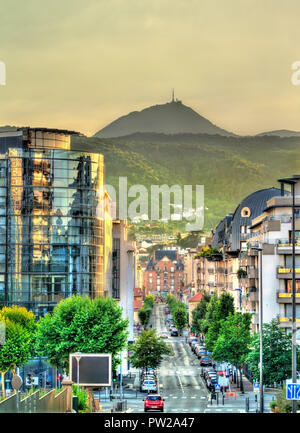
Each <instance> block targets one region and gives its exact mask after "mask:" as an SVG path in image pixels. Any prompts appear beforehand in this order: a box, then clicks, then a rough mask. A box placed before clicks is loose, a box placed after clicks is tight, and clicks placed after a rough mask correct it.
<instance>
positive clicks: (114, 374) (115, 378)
mask: <svg viewBox="0 0 300 433" xmlns="http://www.w3.org/2000/svg"><path fill="white" fill-rule="evenodd" d="M116 381H117V371H116V370H113V382H116Z"/></svg>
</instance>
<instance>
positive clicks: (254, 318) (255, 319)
mask: <svg viewBox="0 0 300 433" xmlns="http://www.w3.org/2000/svg"><path fill="white" fill-rule="evenodd" d="M252 324H253V325H259V314H258V313H256V312H255V313H253V315H252Z"/></svg>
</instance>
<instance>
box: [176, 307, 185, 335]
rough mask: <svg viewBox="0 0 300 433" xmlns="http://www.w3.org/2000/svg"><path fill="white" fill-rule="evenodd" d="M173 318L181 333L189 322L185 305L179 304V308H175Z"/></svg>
mask: <svg viewBox="0 0 300 433" xmlns="http://www.w3.org/2000/svg"><path fill="white" fill-rule="evenodd" d="M173 319H174V323H175V326H176V328H177V329H178V330H179V333H180V334H181V331H182V329H183V328H185V326H186V325H187V322H188V315H187V311H186V308H185V307H181V306H177V308H176V309H175V310H174V314H173Z"/></svg>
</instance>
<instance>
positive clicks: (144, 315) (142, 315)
mask: <svg viewBox="0 0 300 433" xmlns="http://www.w3.org/2000/svg"><path fill="white" fill-rule="evenodd" d="M138 316H139V320H140V323H141V325H142V326H146V325H148V323H149V321H150V316H151V311H150V310H146V309H145V308H144V307H142V308H140V309H139V311H138Z"/></svg>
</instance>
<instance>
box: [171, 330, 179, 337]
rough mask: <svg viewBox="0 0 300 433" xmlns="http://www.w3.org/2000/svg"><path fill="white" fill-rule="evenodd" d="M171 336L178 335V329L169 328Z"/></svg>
mask: <svg viewBox="0 0 300 433" xmlns="http://www.w3.org/2000/svg"><path fill="white" fill-rule="evenodd" d="M171 337H178V330H177V329H176V328H172V329H171Z"/></svg>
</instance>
